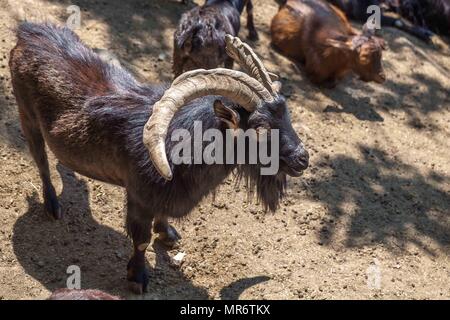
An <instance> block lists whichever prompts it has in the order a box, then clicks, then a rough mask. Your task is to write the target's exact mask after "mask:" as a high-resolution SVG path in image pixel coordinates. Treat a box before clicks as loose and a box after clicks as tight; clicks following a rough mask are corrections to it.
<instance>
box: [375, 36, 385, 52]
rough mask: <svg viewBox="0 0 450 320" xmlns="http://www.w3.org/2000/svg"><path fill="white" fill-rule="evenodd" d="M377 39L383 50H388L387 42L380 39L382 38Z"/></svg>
mask: <svg viewBox="0 0 450 320" xmlns="http://www.w3.org/2000/svg"><path fill="white" fill-rule="evenodd" d="M376 39H377V41H378V43H379V44H380V46H381V49H383V50H387V46H386V41H384V39H383V38H380V37H376Z"/></svg>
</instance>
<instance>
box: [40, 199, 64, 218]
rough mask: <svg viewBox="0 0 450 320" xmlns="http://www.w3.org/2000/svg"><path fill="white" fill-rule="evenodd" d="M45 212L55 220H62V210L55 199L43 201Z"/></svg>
mask: <svg viewBox="0 0 450 320" xmlns="http://www.w3.org/2000/svg"><path fill="white" fill-rule="evenodd" d="M44 206H45V211H46V212H47V213H48V214H49V215H51V216H52V217H53V218H54V219H55V220H59V219H61V218H62V210H61V207H60V206H59V203H58V200H57V199H52V200H47V201H44Z"/></svg>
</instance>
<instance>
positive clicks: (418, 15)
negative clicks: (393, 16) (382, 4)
mask: <svg viewBox="0 0 450 320" xmlns="http://www.w3.org/2000/svg"><path fill="white" fill-rule="evenodd" d="M392 2H393V3H392ZM390 4H391V9H392V10H393V11H395V12H397V13H398V14H400V15H401V16H403V17H405V18H406V19H408V20H410V21H411V22H413V23H414V24H415V25H417V26H420V27H422V28H425V29H430V30H432V31H433V32H436V33H437V34H442V35H445V36H449V35H450V0H420V1H419V0H390Z"/></svg>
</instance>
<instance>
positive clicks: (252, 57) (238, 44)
mask: <svg viewBox="0 0 450 320" xmlns="http://www.w3.org/2000/svg"><path fill="white" fill-rule="evenodd" d="M225 42H226V47H225V50H226V52H227V54H228V55H229V56H230V57H231V58H233V60H234V61H236V62H237V63H238V64H239V65H240V66H241V67H242V68H243V69H244V70H245V72H247V73H248V74H249V75H250V76H252V77H253V78H255V79H257V80H258V81H259V82H261V83H262V84H263V86H264V87H265V88H266V89H267V90H268V91H269V92H270V93H271V94H272V95H274V96H276V95H277V88H278V86H275V85H274V84H273V83H272V80H277V78H278V77H277V76H276V75H275V74H273V73H270V72H268V71H267V69H266V67H264V64H263V63H262V61H261V60H260V59H259V58H258V56H257V55H256V53H255V52H254V51H253V49H252V48H251V47H250V46H249V45H248V44H246V43H244V42H242V41H241V39H239V38H238V37H233V36H232V35H229V34H227V35H226V36H225Z"/></svg>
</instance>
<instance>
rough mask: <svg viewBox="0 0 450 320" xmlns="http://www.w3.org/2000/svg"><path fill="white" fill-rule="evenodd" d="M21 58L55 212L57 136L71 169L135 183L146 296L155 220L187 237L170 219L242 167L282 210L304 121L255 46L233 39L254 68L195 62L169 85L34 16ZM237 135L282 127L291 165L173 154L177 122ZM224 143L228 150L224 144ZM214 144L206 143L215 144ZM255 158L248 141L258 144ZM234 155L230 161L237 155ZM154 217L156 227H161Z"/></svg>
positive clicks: (26, 100)
mask: <svg viewBox="0 0 450 320" xmlns="http://www.w3.org/2000/svg"><path fill="white" fill-rule="evenodd" d="M17 37H18V41H17V45H16V46H15V47H14V48H13V49H12V51H11V55H10V61H9V66H10V69H11V79H12V85H13V88H14V95H15V97H16V100H17V104H18V108H19V115H20V121H21V125H22V129H23V134H24V136H25V138H26V140H27V142H28V145H29V148H30V152H31V154H32V156H33V158H34V161H35V162H36V165H37V167H38V169H39V174H40V177H41V180H42V190H43V197H44V205H45V209H46V211H47V212H48V213H50V214H51V215H52V216H53V217H54V218H56V219H59V218H61V216H62V214H61V209H60V205H59V203H58V199H57V196H56V193H55V189H54V187H53V184H52V182H51V180H50V172H49V166H48V161H47V154H46V151H45V143H47V145H48V147H49V148H50V150H52V152H53V153H54V154H55V156H56V158H57V159H58V160H59V161H60V162H61V163H62V164H63V165H65V166H67V167H69V168H71V169H72V170H74V171H76V172H78V173H81V174H83V175H85V176H87V177H90V178H93V179H97V180H100V181H103V182H107V183H111V184H115V185H118V186H122V187H124V188H125V189H126V198H127V214H126V228H127V232H128V234H129V235H130V237H131V238H132V240H133V247H134V251H133V255H132V257H131V259H130V260H129V262H128V267H127V270H128V274H127V279H128V280H129V281H130V282H131V284H132V288H133V290H134V291H135V292H142V291H143V290H145V288H146V286H147V284H148V271H147V269H146V267H145V250H146V248H147V246H148V245H149V243H150V240H151V227H152V224H153V229H154V231H155V232H156V233H158V234H159V236H160V238H161V240H162V241H164V242H166V243H168V244H170V243H173V241H176V240H177V238H178V235H177V232H176V230H175V229H174V228H173V227H172V226H170V225H169V223H168V221H167V218H168V217H183V216H185V215H187V214H188V213H189V212H190V211H191V210H192V209H193V208H194V207H195V206H196V205H197V204H198V203H199V202H200V201H201V200H202V199H203V198H204V197H205V196H207V195H208V194H210V193H211V192H213V191H214V190H215V189H216V188H217V187H218V186H219V185H220V184H221V183H222V182H223V181H224V179H225V178H226V177H227V176H228V175H229V174H230V173H232V172H233V171H235V170H237V173H238V175H239V176H240V177H242V178H243V179H245V180H247V182H248V183H249V184H248V185H249V190H250V191H251V190H253V189H255V192H256V194H257V197H258V198H259V200H260V202H261V203H263V204H264V206H265V207H266V208H267V209H269V210H271V211H275V210H276V209H277V208H278V206H279V202H280V199H281V198H282V197H283V195H284V190H285V187H286V174H288V175H291V176H299V175H300V174H301V172H302V171H303V170H305V169H306V167H307V166H308V153H307V152H306V150H305V149H304V146H303V143H302V142H301V140H300V139H299V137H298V136H297V134H296V133H295V131H294V129H293V128H292V124H291V121H290V118H289V113H288V109H287V105H286V102H285V100H284V98H283V97H282V96H281V95H279V93H278V90H279V86H278V85H277V83H276V82H272V78H273V76H271V75H270V74H269V73H268V72H267V71H266V69H265V68H264V66H263V65H262V63H261V61H259V59H258V58H257V57H256V55H255V54H254V53H253V51H252V50H251V49H250V47H248V46H246V45H245V44H243V43H242V42H241V41H240V40H239V39H237V38H233V37H231V36H228V37H227V51H228V52H229V53H230V55H231V56H232V57H233V58H234V59H235V60H236V61H237V62H238V63H239V64H240V65H241V66H242V67H243V69H244V70H247V72H248V73H243V72H240V71H235V70H228V69H213V70H195V71H191V72H188V73H185V74H183V75H181V76H180V77H178V78H177V79H176V80H175V81H174V82H173V83H172V85H171V86H170V87H169V86H168V85H167V84H163V85H144V84H141V83H139V82H137V81H136V80H135V78H134V77H133V76H132V75H131V74H129V73H128V72H127V71H125V70H124V69H123V68H122V67H120V66H118V65H114V64H108V63H105V62H104V61H102V60H101V59H100V58H99V57H98V56H97V55H96V54H95V53H94V52H93V51H92V50H91V49H89V48H87V47H86V46H85V45H84V44H83V43H82V42H81V41H80V39H79V38H78V37H77V36H76V35H75V34H74V33H73V32H72V31H71V30H69V29H68V28H58V27H55V26H52V25H48V24H46V25H39V24H31V23H24V24H22V25H20V27H19V29H18V32H17ZM196 121H199V122H201V123H202V127H203V130H204V131H206V130H208V129H212V128H213V129H215V130H216V131H220V133H221V134H222V135H223V136H225V135H226V130H227V129H228V128H233V129H238V128H241V129H243V130H246V129H249V128H251V129H254V131H256V132H260V131H261V129H264V130H269V131H270V129H278V130H279V153H278V154H276V155H274V156H276V157H277V159H278V160H279V161H280V171H278V172H277V173H276V174H273V175H261V173H260V170H261V168H263V167H265V165H264V164H262V163H261V162H258V163H256V164H247V163H246V164H239V165H237V164H236V163H237V161H236V157H237V156H238V155H237V154H235V153H234V150H232V152H231V155H232V157H234V162H233V164H229V163H228V162H227V163H222V164H221V163H212V164H206V163H202V164H194V163H193V161H190V163H188V164H179V165H175V164H174V163H173V161H172V159H171V158H170V157H169V159H168V158H167V155H166V152H167V153H168V154H171V152H172V151H173V149H174V146H175V145H176V143H175V142H174V141H172V140H171V136H172V134H173V132H174V131H175V130H177V129H185V130H187V131H188V132H189V133H190V134H191V136H193V135H194V123H195V122H196ZM214 144H215V147H216V149H215V150H219V149H220V148H221V151H222V152H223V153H222V154H223V155H224V156H228V154H229V153H230V152H229V149H227V148H226V147H225V146H224V145H223V144H220V142H217V141H214ZM205 145H206V146H209V145H210V144H206V143H203V145H201V147H202V151H203V148H205ZM246 148H247V149H246V150H245V151H246V152H247V153H246V154H248V151H249V150H248V146H246ZM227 159H228V158H227ZM153 220H154V223H153Z"/></svg>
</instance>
